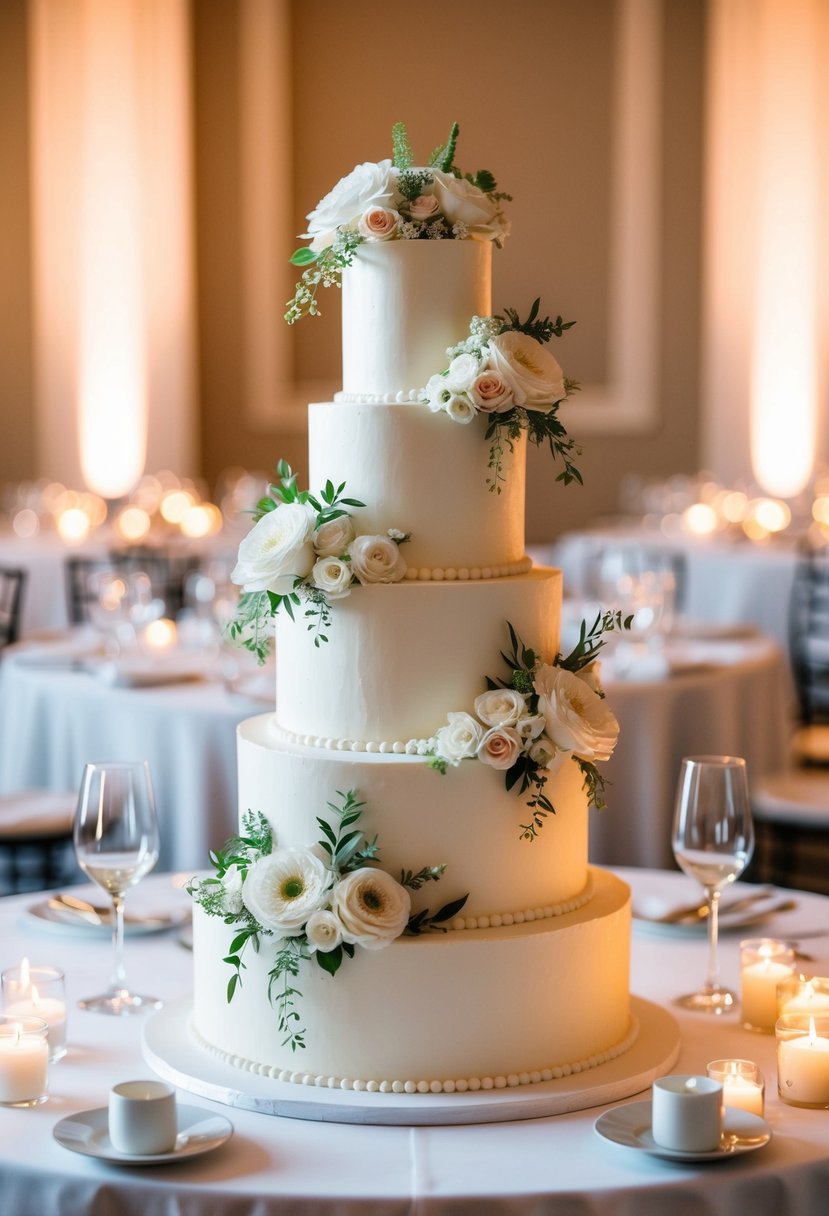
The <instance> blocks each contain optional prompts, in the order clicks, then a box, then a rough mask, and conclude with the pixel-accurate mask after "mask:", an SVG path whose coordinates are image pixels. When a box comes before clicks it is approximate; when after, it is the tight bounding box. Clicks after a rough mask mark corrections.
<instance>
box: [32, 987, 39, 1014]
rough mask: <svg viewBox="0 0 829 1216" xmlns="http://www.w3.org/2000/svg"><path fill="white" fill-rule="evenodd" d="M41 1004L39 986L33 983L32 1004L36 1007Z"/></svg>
mask: <svg viewBox="0 0 829 1216" xmlns="http://www.w3.org/2000/svg"><path fill="white" fill-rule="evenodd" d="M39 1004H40V993H39V992H38V990H37V987H36V986H35V985H34V984H32V1005H33V1006H34V1008H35V1009H36V1008H37V1007H38V1005H39Z"/></svg>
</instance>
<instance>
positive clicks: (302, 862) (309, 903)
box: [242, 849, 331, 937]
mask: <svg viewBox="0 0 829 1216" xmlns="http://www.w3.org/2000/svg"><path fill="white" fill-rule="evenodd" d="M330 885H331V873H330V871H329V870H328V869H327V868H326V866H325V864H324V862H322V861H321V860H320V858H319V857H317V856H316V854H315V853H312V852H311V851H310V850H309V849H274V851H273V853H270V854H268V856H267V857H260V858H259V859H258V861H255V862H254V863H253V865H252V866H251V867H250V869H249V870H248V873H247V877H246V878H245V881H244V885H243V886H242V900H243V902H244V905H245V907H246V908H247V910H248V911H249V912H250V914H251V916H253V917H254V918H255V919H256V920H257V921H258V922H259V924H260V925H261V926H262V928H263V929H272V930H273V931H274V933H279V934H281V935H282V936H283V937H298V936H299V934H300V933H302V930H303V926H304V925H305V922H306V921H307V920H308V917H309V916H310V915H311V913H312V912H316V911H317V909H318V908H319V907H320V905H321V904H322V903H323V902H324V901H325V899H326V897H327V892H328V888H329V886H330Z"/></svg>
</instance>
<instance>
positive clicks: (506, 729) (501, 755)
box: [478, 726, 523, 769]
mask: <svg viewBox="0 0 829 1216" xmlns="http://www.w3.org/2000/svg"><path fill="white" fill-rule="evenodd" d="M522 751H523V744H522V742H521V736H520V735H519V734H518V731H517V730H515V728H514V727H512V726H493V727H492V728H491V730H488V731H487V732H486V734H485V735H484V737H483V739H481V742H480V743H479V744H478V759H479V760H481V761H482V762H483V763H484V764H489V765H491V766H492V768H499V769H505V768H512V766H513V764H515V762H516V760H517V759H518V757H519V756H520V755H521V752H522Z"/></svg>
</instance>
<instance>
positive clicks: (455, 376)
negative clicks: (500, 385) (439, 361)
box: [443, 352, 481, 393]
mask: <svg viewBox="0 0 829 1216" xmlns="http://www.w3.org/2000/svg"><path fill="white" fill-rule="evenodd" d="M480 366H481V363H480V360H479V359H478V358H477V357H476V356H475V355H473V354H470V353H469V352H464V353H463V354H461V355H455V358H454V359H453V360H452V362H451V363H450V364H449V370H448V371H447V373H446V375H445V376H444V377H443V379H444V382H445V383H446V384H447V385H448V386H449V388H450V389H451V390H452V392H453V393H465V392H466V391H467V390H468V389H469V388H470V386H471V385H472V382H473V381H474V379H475V377H476V376H477V374H478V371H479V369H480Z"/></svg>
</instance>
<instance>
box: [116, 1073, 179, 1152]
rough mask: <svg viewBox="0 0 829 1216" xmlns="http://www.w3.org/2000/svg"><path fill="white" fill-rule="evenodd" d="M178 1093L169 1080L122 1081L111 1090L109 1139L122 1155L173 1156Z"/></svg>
mask: <svg viewBox="0 0 829 1216" xmlns="http://www.w3.org/2000/svg"><path fill="white" fill-rule="evenodd" d="M177 1133H178V1126H177V1121H176V1091H175V1089H174V1088H173V1087H172V1085H168V1084H167V1083H166V1082H165V1081H122V1082H121V1084H120V1085H113V1087H112V1089H111V1090H110V1091H109V1139H110V1143H111V1144H112V1147H113V1148H114V1149H116V1150H117V1152H119V1153H129V1154H130V1155H132V1156H139V1155H141V1154H152V1153H169V1152H171V1151H172V1149H173V1148H175V1143H176V1135H177Z"/></svg>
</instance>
